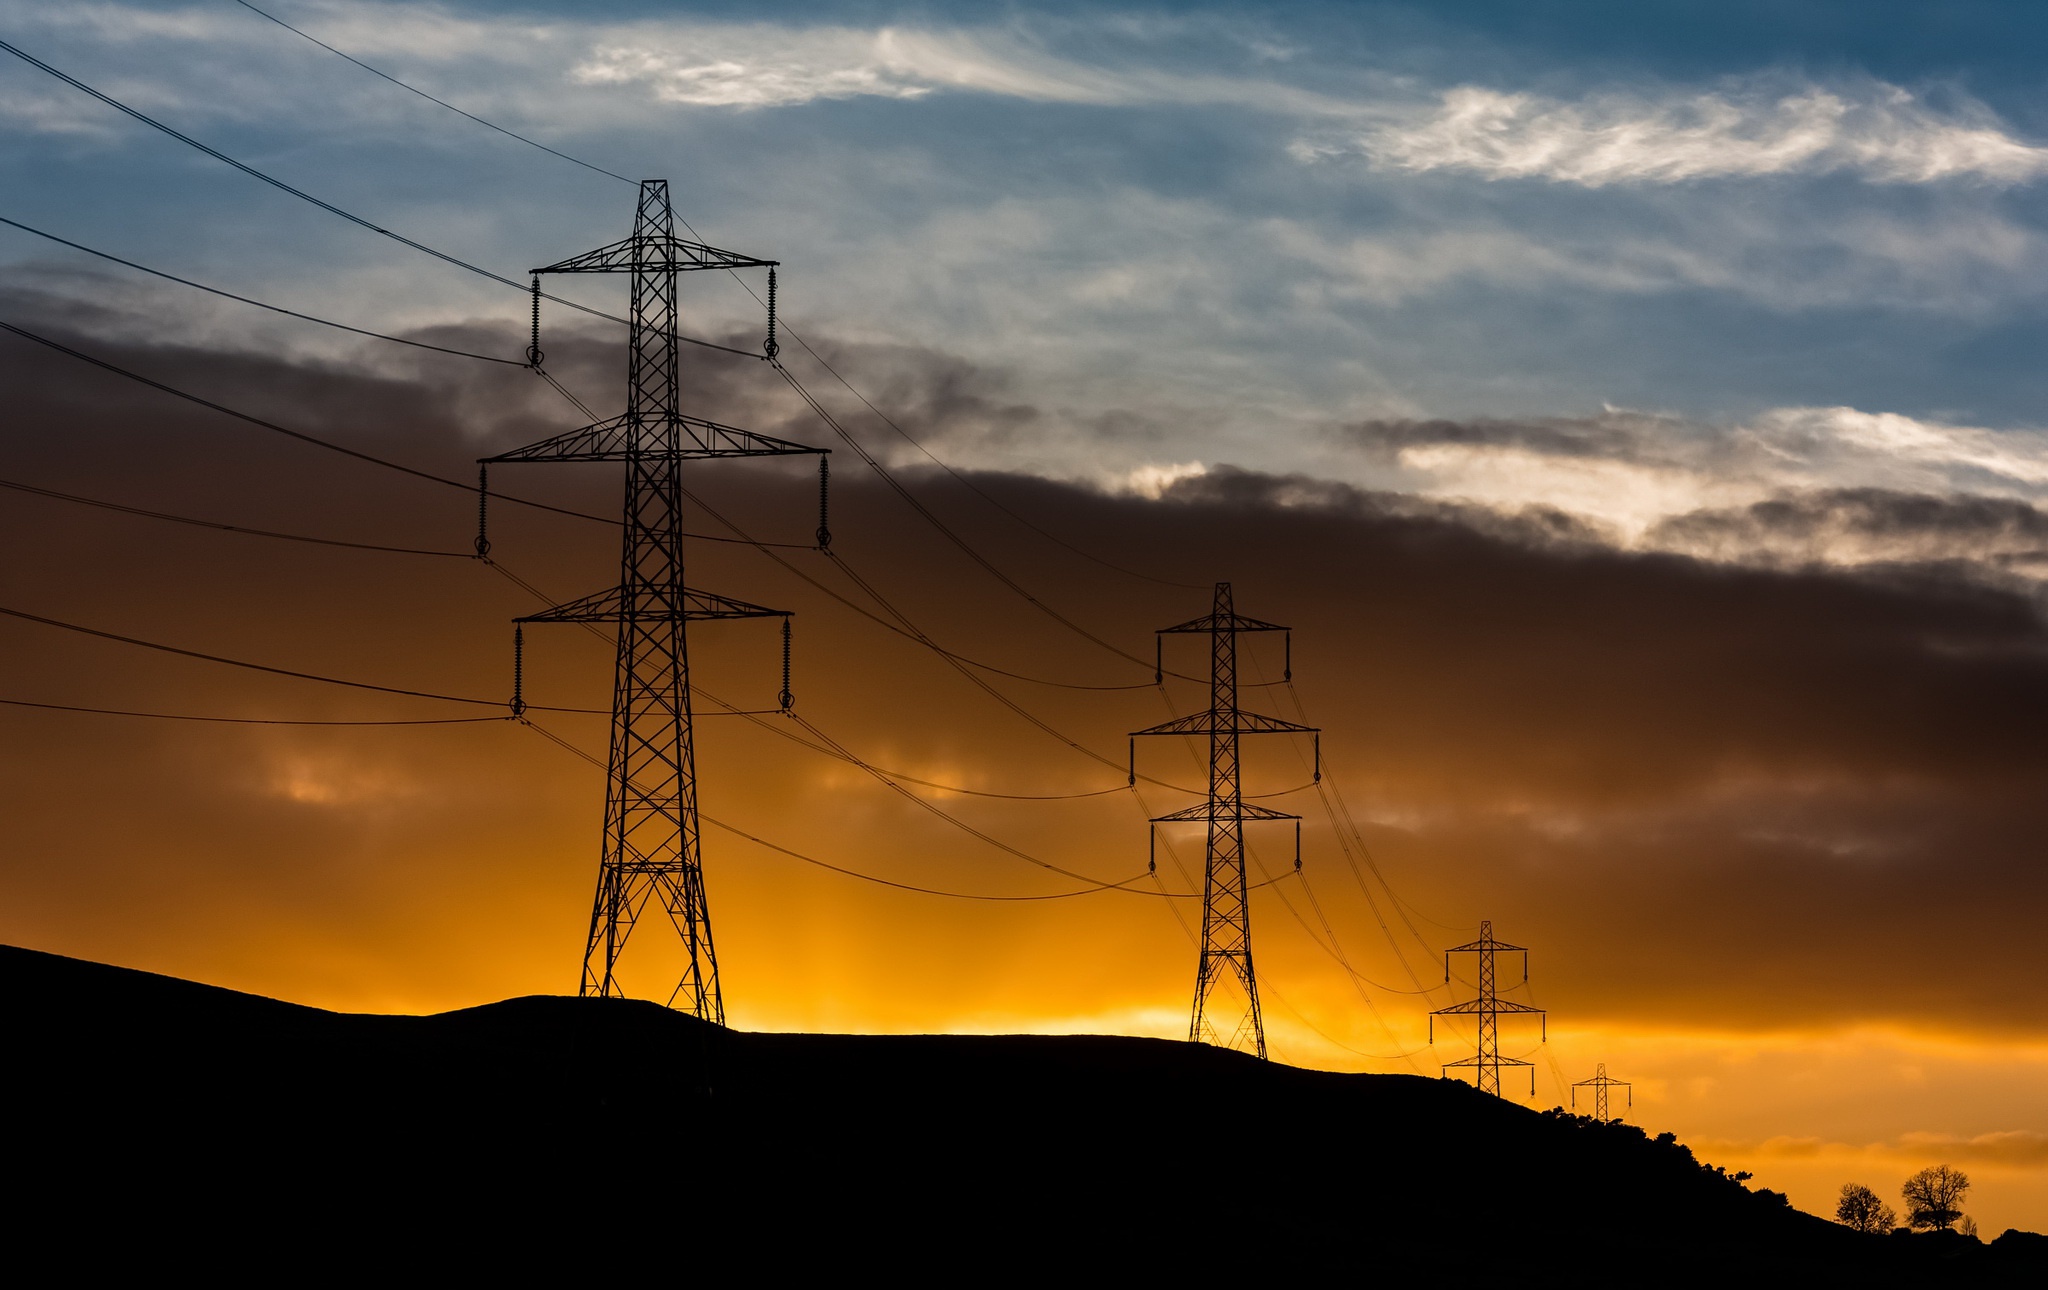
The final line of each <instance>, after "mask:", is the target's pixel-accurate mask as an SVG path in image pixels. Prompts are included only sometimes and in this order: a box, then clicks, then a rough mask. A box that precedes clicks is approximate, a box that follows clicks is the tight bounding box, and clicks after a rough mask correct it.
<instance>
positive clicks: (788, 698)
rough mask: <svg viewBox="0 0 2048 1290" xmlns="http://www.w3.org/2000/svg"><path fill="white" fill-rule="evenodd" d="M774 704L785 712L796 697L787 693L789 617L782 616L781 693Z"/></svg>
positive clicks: (786, 615)
mask: <svg viewBox="0 0 2048 1290" xmlns="http://www.w3.org/2000/svg"><path fill="white" fill-rule="evenodd" d="M775 700H776V702H778V703H780V704H781V705H782V710H783V711H784V712H787V711H789V710H790V708H791V706H792V705H794V704H795V703H796V696H795V695H793V694H791V693H790V692H789V615H788V614H784V615H783V616H782V693H780V694H778V695H776V696H775Z"/></svg>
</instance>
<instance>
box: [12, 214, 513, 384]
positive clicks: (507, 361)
mask: <svg viewBox="0 0 2048 1290" xmlns="http://www.w3.org/2000/svg"><path fill="white" fill-rule="evenodd" d="M0 224H6V225H8V226H10V227H12V228H18V229H20V230H21V231H22V232H24V233H33V234H35V235H36V236H37V237H40V238H45V239H47V240H49V241H52V242H55V243H57V244H58V245H60V246H68V247H70V248H71V249H72V250H74V251H83V252H85V253H86V254H87V255H96V256H98V257H99V258H100V259H102V260H107V261H109V262H111V263H114V264H118V265H121V266H122V267H123V268H129V269H133V270H135V271H136V272H137V273H147V274H149V275H150V276H151V277H155V278H162V279H163V280H164V281H166V282H175V283H177V284H178V285H179V286H181V287H191V288H192V289H193V290H195V291H204V292H206V293H207V294H208V295H214V296H219V297H221V298H222V299H224V300H232V301H234V302H236V303H237V304H244V305H253V306H254V307H256V308H258V309H268V310H269V311H270V312H271V313H274V314H283V315H284V316H285V317H287V318H297V319H300V320H302V321H305V322H309V323H319V324H320V325H321V326H322V327H332V328H334V329H335V330H336V331H346V332H353V333H355V334H356V335H358V336H368V337H369V338H370V339H372V340H388V341H390V342H391V343H392V344H394V345H410V346H412V347H413V348H414V349H431V350H433V351H434V352H435V353H437V354H452V355H454V356H455V357H457V358H474V359H477V360H479V361H481V362H485V363H503V364H504V365H505V366H507V367H524V366H526V364H524V363H522V362H520V361H519V360H518V359H516V358H499V357H497V356H495V355H492V354H478V353H475V352H474V351H471V350H467V349H450V348H449V347H448V346H446V345H430V344H428V343H427V342H426V341H423V340H407V339H406V338H405V337H403V336H391V335H387V334H385V333H384V332H381V331H370V330H368V329H366V328H363V327H351V326H349V325H348V324H347V323H343V322H336V321H334V320H333V319H332V318H322V317H319V316H318V315H316V314H307V313H300V312H299V311H298V310H296V309H286V308H285V307H284V306H283V305H273V304H267V303H265V302H264V301H261V300H254V299H251V298H250V297H248V296H238V295H236V294H235V293H234V292H232V291H223V290H221V289H220V288H219V287H209V286H207V285H206V284H205V283H203V282H194V281H192V279H190V278H181V277H179V276H178V275H177V274H175V273H165V272H164V271H163V270H162V269H152V268H150V267H149V266H148V265H146V264H137V263H136V262H135V261H133V260H124V259H122V258H121V257H120V256H118V255H112V254H109V253H108V252H106V251H99V250H95V249H93V248H92V247H89V246H86V245H85V244H84V243H82V242H74V241H72V240H71V239H70V238H67V237H58V236H57V235H56V234H55V233H50V232H45V231H44V230H42V229H39V228H31V227H30V226H29V225H27V224H24V223H22V222H21V221H20V220H12V219H8V218H7V217H6V216H5V215H0Z"/></svg>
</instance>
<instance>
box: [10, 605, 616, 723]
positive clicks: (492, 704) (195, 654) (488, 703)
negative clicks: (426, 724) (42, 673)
mask: <svg viewBox="0 0 2048 1290" xmlns="http://www.w3.org/2000/svg"><path fill="white" fill-rule="evenodd" d="M0 614H5V615H6V616H8V617H9V618H19V619H21V620H23V621H24V622H31V623H40V624H42V625H43V626H45V627H56V628H60V629H62V630H64V631H67V632H77V633H78V634H79V635H81V636H96V637H98V638H99V639H101V640H109V641H117V642H119V643H120V644H123V645H134V646H138V647H140V648H142V649H148V650H156V651H158V652H159V653H163V654H176V655H179V656H180V657H183V658H196V659H200V660H203V661H205V662H208V663H221V664H225V665H226V666H228V667H239V668H246V669H247V670H249V671H251V672H268V673H270V674H271V675H273V676H289V677H294V678H296V679H298V680H301V681H318V682H320V683H322V684H324V685H342V686H347V687H348V688H350V689H352V690H374V691H376V692H377V693H379V694H402V695H405V696H406V697H408V698H413V699H433V700H436V701H438V702H441V703H467V704H471V705H474V706H476V707H480V708H502V707H504V706H506V705H505V702H504V700H502V699H473V698H469V697H468V696H466V695H460V694H437V693H435V692H433V691H431V690H409V689H405V688H403V687H401V686H395V685H377V684H374V683H372V682H369V681H350V680H346V679H344V678H342V677H338V676H322V675H320V674H319V673H317V672H300V671H297V670H295V669H293V668H288V667H274V666H272V665H270V664H268V663H251V662H249V661H247V660H246V659H239V658H228V657H226V656H224V655H220V654H208V653H205V652H204V651H201V650H195V649H185V648H184V647H182V646H178V645H165V644H163V643H162V642H160V641H152V640H144V639H142V638H141V637H139V636H123V635H122V634H120V633H119V632H109V631H102V630H100V629H99V628H97V627H85V626H81V625H80V624H78V623H67V622H65V621H64V620H62V619H60V618H47V617H45V616H43V615H42V614H31V613H29V612H28V611H26V610H22V609H10V608H8V607H7V606H5V605H0ZM534 706H535V708H536V710H537V711H541V712H585V713H590V712H601V711H603V709H598V708H551V707H543V706H540V705H534Z"/></svg>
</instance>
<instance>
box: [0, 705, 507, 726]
mask: <svg viewBox="0 0 2048 1290" xmlns="http://www.w3.org/2000/svg"><path fill="white" fill-rule="evenodd" d="M0 703H4V704H6V705H7V706H8V707H11V708H42V709H45V710H47V711H51V712H84V713H90V714H92V715H95V716H102V717H147V718H149V719H151V720H153V721H203V722H208V723H211V724H219V725H230V726H473V725H478V724H481V723H485V722H496V721H510V720H511V719H512V718H511V717H509V716H504V717H409V718H403V719H397V720H387V719H374V718H373V719H362V720H355V719H351V720H328V719H312V718H295V717H213V716H199V715H196V714H194V713H189V712H140V711H136V710H134V709H131V708H93V707H86V706H84V705H82V704H77V703H43V702H39V701H37V700H34V699H0Z"/></svg>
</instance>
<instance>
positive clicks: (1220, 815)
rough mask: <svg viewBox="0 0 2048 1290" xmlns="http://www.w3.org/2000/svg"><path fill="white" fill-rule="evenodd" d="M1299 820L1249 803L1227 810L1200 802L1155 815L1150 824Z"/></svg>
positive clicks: (1283, 812)
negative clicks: (1169, 812)
mask: <svg viewBox="0 0 2048 1290" xmlns="http://www.w3.org/2000/svg"><path fill="white" fill-rule="evenodd" d="M1300 818H1301V817H1300V816H1299V815H1289V814H1288V813H1287V812H1286V811H1276V810H1274V809H1273V808H1272V807H1270V806H1255V805H1253V804H1251V803H1249V802H1242V803H1239V804H1238V805H1237V806H1236V807H1235V808H1229V807H1226V806H1224V805H1223V804H1221V803H1216V802H1202V803H1199V804H1198V805H1195V806H1190V807H1186V808H1185V809H1183V810H1178V811H1174V812H1172V813H1171V814H1167V815H1155V816H1153V817H1152V823H1154V824H1189V823H1203V824H1206V823H1208V822H1209V821H1211V820H1298V819H1300Z"/></svg>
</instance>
